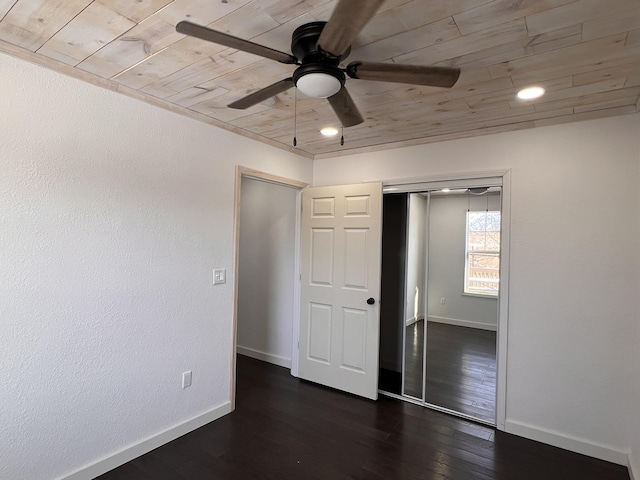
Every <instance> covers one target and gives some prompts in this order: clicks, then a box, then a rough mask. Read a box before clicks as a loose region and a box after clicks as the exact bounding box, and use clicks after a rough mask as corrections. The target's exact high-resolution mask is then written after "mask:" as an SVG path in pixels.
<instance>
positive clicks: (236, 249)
mask: <svg viewBox="0 0 640 480" xmlns="http://www.w3.org/2000/svg"><path fill="white" fill-rule="evenodd" d="M243 177H244V178H253V179H256V180H261V181H264V182H269V183H274V184H276V185H282V186H285V187H291V188H294V189H296V190H298V194H297V196H296V211H297V212H298V214H297V215H296V225H295V229H296V232H295V235H296V239H295V245H296V249H295V252H294V285H292V287H293V299H294V300H293V332H292V333H293V335H292V338H293V345H292V351H291V374H292V375H294V376H297V375H298V329H299V328H300V220H301V218H300V213H299V212H300V210H301V203H300V202H301V192H302V190H303V189H304V188H306V187H308V186H309V184H308V183H305V182H300V181H298V180H292V179H290V178H285V177H280V176H277V175H272V174H270V173H266V172H261V171H258V170H253V169H251V168H246V167H242V166H240V165H236V186H235V202H234V216H233V306H232V327H231V372H230V381H231V410H235V408H236V354H237V351H236V347H237V335H238V266H239V262H240V215H241V213H242V212H241V205H240V199H241V198H242V195H241V193H242V178H243Z"/></svg>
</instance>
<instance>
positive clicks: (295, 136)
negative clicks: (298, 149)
mask: <svg viewBox="0 0 640 480" xmlns="http://www.w3.org/2000/svg"><path fill="white" fill-rule="evenodd" d="M297 145H298V89H297V88H294V89H293V146H294V147H295V146H297Z"/></svg>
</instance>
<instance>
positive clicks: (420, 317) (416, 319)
mask: <svg viewBox="0 0 640 480" xmlns="http://www.w3.org/2000/svg"><path fill="white" fill-rule="evenodd" d="M420 320H424V315H418V316H417V317H411V318H407V321H406V322H405V323H406V326H407V327H408V326H410V325H413V324H414V323H418V322H419V321H420Z"/></svg>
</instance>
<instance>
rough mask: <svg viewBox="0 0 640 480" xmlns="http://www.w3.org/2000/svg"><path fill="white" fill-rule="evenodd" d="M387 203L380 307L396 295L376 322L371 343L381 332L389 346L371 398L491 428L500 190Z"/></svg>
mask: <svg viewBox="0 0 640 480" xmlns="http://www.w3.org/2000/svg"><path fill="white" fill-rule="evenodd" d="M392 202H394V203H395V209H393V210H392V211H390V212H388V213H389V215H390V214H391V213H393V214H394V217H393V218H395V220H394V221H393V223H394V226H393V229H394V232H396V233H390V232H388V230H387V229H386V227H385V229H384V233H383V250H384V242H387V246H388V247H389V249H391V248H392V247H394V248H395V251H394V253H391V254H390V253H389V252H387V254H386V255H385V254H384V253H383V296H382V299H383V305H384V303H385V302H387V301H388V300H389V303H390V304H393V303H394V302H393V301H391V298H392V291H391V289H390V286H391V285H395V288H396V290H397V289H398V287H397V286H398V285H400V286H401V288H400V290H401V291H402V292H403V295H402V300H401V301H398V302H397V305H395V307H394V308H391V307H392V305H389V306H388V307H389V310H387V312H386V318H385V315H384V312H383V315H382V317H381V328H382V330H381V334H382V333H384V331H385V329H386V331H387V333H390V334H392V335H391V336H392V337H394V338H396V341H387V342H386V343H387V345H386V348H384V346H383V343H384V342H382V343H381V351H380V352H381V358H380V360H381V367H382V368H383V369H382V370H381V376H380V388H381V390H383V391H387V392H390V393H392V394H397V395H400V396H402V397H403V398H406V399H408V400H410V401H413V402H417V403H423V404H425V405H427V406H431V407H433V408H437V409H441V410H444V411H449V412H451V413H455V414H459V415H462V416H464V417H468V418H472V419H475V420H478V421H481V422H483V423H488V424H495V410H496V404H495V402H496V335H497V326H498V294H499V291H500V278H499V272H500V269H499V267H500V240H501V235H500V233H501V232H500V227H501V218H500V217H501V196H500V188H499V187H491V188H489V187H472V188H451V189H444V190H442V189H438V190H432V191H426V192H419V193H405V194H395V195H394V199H393V201H392ZM398 216H404V219H405V222H404V224H403V222H400V221H398ZM388 219H389V216H387V217H385V218H384V220H383V221H384V222H387V220H388ZM402 227H404V234H398V233H397V232H398V229H399V228H402ZM388 233H389V235H387V234H388ZM399 246H402V248H399ZM399 254H401V256H402V257H403V260H404V264H403V265H401V263H402V262H400V261H398V259H397V257H398V255H399ZM385 265H386V267H387V268H386V273H387V278H386V280H385ZM394 268H395V270H394ZM401 277H402V278H401ZM385 284H386V285H387V289H388V290H389V291H388V292H387V295H386V296H385V294H384V289H385ZM400 312H401V313H400ZM398 320H400V321H398ZM391 325H395V326H396V328H395V329H394V328H392V327H391ZM398 340H400V341H398ZM398 343H401V346H402V350H401V352H397V354H396V355H395V356H394V355H393V354H392V352H393V348H392V346H393V344H396V345H397V344H398ZM398 354H399V355H398ZM398 357H399V358H398ZM394 358H395V359H396V361H395V365H394V362H393V361H392V360H393V359H394ZM385 367H386V368H385ZM394 369H395V370H394ZM390 370H391V371H390ZM398 370H399V371H400V372H398ZM394 379H395V382H394Z"/></svg>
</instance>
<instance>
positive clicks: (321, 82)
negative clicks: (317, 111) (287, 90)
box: [296, 72, 342, 98]
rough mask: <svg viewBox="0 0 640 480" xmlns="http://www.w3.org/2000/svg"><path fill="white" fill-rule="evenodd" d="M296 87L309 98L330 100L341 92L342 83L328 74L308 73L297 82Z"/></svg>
mask: <svg viewBox="0 0 640 480" xmlns="http://www.w3.org/2000/svg"><path fill="white" fill-rule="evenodd" d="M296 87H298V90H300V91H301V92H302V93H304V94H305V95H307V96H309V97H314V98H328V97H331V96H333V95H335V94H336V93H338V92H339V91H340V89H341V88H342V82H340V80H338V79H337V78H336V77H334V76H333V75H329V74H327V73H321V72H318V73H307V74H306V75H303V76H301V77H300V78H299V79H298V80H297V82H296Z"/></svg>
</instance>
